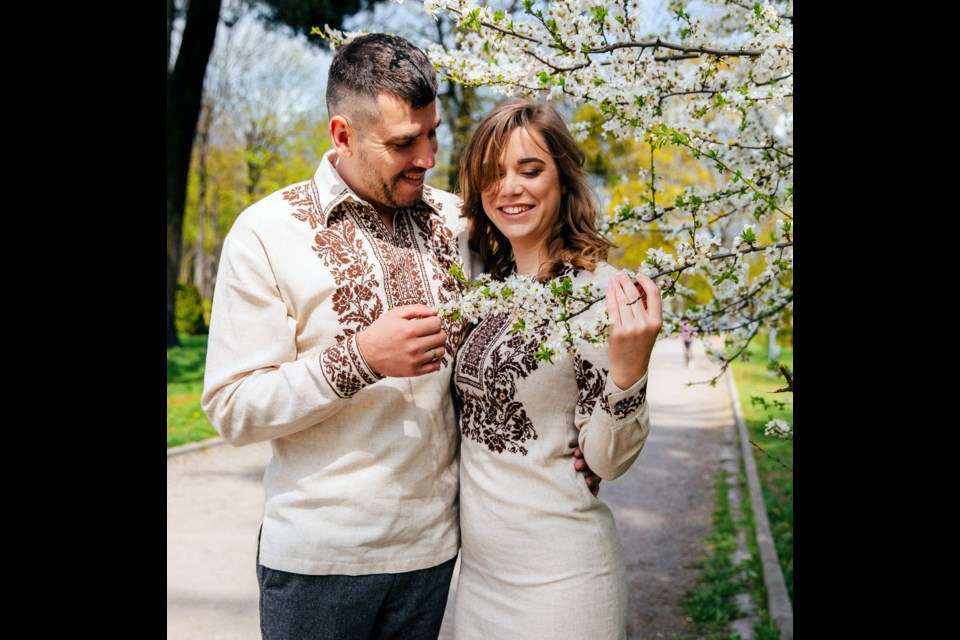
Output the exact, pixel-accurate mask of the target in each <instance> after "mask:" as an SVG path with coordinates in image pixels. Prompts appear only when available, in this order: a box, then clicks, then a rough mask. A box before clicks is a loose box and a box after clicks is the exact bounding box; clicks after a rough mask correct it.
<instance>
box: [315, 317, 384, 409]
mask: <svg viewBox="0 0 960 640" xmlns="http://www.w3.org/2000/svg"><path fill="white" fill-rule="evenodd" d="M320 370H321V371H322V372H323V377H324V378H325V379H326V381H327V384H329V385H330V388H331V389H333V391H334V393H336V394H337V395H338V396H340V397H341V398H350V397H352V396H353V395H354V394H356V393H357V392H358V391H360V390H361V389H363V388H364V387H366V386H368V385H371V384H373V383H374V382H376V381H377V380H381V379H382V378H383V377H384V376H382V375H380V374H379V373H377V372H376V371H374V370H373V369H371V368H370V365H368V364H367V361H366V360H364V359H363V354H361V353H360V346H359V345H358V344H357V334H355V333H354V334H353V335H350V336H347V339H346V340H344V341H343V342H341V343H340V344H338V345H336V346H334V347H330V348H329V349H327V350H325V351H324V352H322V353H321V354H320Z"/></svg>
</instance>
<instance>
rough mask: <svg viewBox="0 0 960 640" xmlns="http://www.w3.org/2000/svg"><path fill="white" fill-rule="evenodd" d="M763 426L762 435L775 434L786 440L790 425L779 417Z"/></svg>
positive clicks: (788, 435)
mask: <svg viewBox="0 0 960 640" xmlns="http://www.w3.org/2000/svg"><path fill="white" fill-rule="evenodd" d="M764 427H765V428H764V430H763V433H764V435H768V436H777V437H778V438H780V439H781V440H786V439H787V438H789V437H790V425H789V424H787V423H786V422H785V421H783V420H781V419H780V418H774V419H773V420H771V421H770V422H768V423H767V424H765V425H764Z"/></svg>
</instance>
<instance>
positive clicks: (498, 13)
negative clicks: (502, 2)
mask: <svg viewBox="0 0 960 640" xmlns="http://www.w3.org/2000/svg"><path fill="white" fill-rule="evenodd" d="M503 16H504V13H503V9H497V10H496V11H494V12H493V19H494V20H496V21H497V22H500V21H501V20H503Z"/></svg>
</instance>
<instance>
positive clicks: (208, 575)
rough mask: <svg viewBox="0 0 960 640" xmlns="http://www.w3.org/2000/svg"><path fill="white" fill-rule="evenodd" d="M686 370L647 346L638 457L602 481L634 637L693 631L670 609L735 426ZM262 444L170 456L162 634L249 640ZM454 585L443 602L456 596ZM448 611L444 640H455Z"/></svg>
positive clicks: (705, 367)
mask: <svg viewBox="0 0 960 640" xmlns="http://www.w3.org/2000/svg"><path fill="white" fill-rule="evenodd" d="M695 348H696V349H697V351H695V355H696V357H695V359H694V366H693V367H692V368H689V369H688V368H684V367H683V357H682V346H681V344H680V342H679V341H677V340H664V341H661V342H660V343H658V344H657V347H656V348H655V349H654V354H653V361H652V364H651V370H652V375H651V381H650V388H649V392H648V397H649V399H650V403H651V404H650V410H651V421H652V425H651V432H650V437H649V438H648V439H647V444H646V446H645V447H644V450H643V452H642V453H641V454H640V458H639V459H638V460H637V462H636V463H635V464H634V466H633V467H632V468H631V469H630V470H629V471H628V472H627V473H626V474H625V475H624V476H622V477H621V478H619V479H618V480H616V481H613V482H605V483H604V484H603V485H602V488H601V493H600V497H601V499H603V500H604V501H606V502H607V503H608V504H609V505H610V506H611V508H612V509H613V513H614V516H615V518H616V521H617V527H618V529H619V531H620V536H621V538H622V540H623V546H624V551H625V554H626V560H627V580H628V591H629V598H630V619H629V621H628V625H627V637H628V638H630V639H631V640H648V639H649V640H657V639H660V638H663V639H666V640H670V638H671V637H672V636H673V634H675V633H676V634H683V633H692V630H691V629H690V628H689V626H688V625H687V623H686V622H685V616H684V614H683V613H682V611H681V610H680V609H679V607H678V603H679V602H680V600H682V599H683V596H684V594H685V593H686V592H687V591H688V590H689V589H691V588H693V587H694V586H695V585H696V581H697V576H698V575H699V571H698V569H696V567H695V566H694V563H695V561H696V560H697V559H698V558H700V557H701V556H702V555H703V554H704V546H703V540H704V539H705V538H706V536H707V535H708V534H709V532H710V519H711V513H712V506H713V492H714V482H715V479H716V477H717V472H718V470H719V468H720V449H721V441H722V432H723V427H724V425H725V424H727V423H730V422H732V420H733V414H732V411H731V409H730V405H729V400H728V395H727V389H726V382H725V380H721V381H720V382H719V383H718V385H717V387H716V388H710V387H708V386H706V385H698V386H694V387H687V386H685V383H687V382H689V381H691V380H704V379H707V378H709V376H710V375H711V373H712V372H713V371H714V370H715V368H714V367H713V366H712V365H709V364H708V363H707V362H706V360H705V358H704V357H703V356H702V352H700V351H699V348H700V347H699V345H695ZM269 457H270V446H269V445H268V444H266V443H264V444H258V445H252V446H249V447H241V448H239V449H238V448H234V447H230V446H217V447H213V448H210V449H206V450H202V451H195V452H191V453H187V454H184V455H180V456H174V457H171V458H169V459H168V461H167V638H168V639H170V640H193V639H197V640H200V639H203V640H218V639H224V640H256V639H257V638H259V637H260V631H259V623H258V614H257V580H256V572H255V569H254V558H255V554H256V544H257V543H256V540H257V531H258V528H259V525H260V518H261V516H262V514H263V505H262V500H263V492H262V489H261V485H260V481H261V477H262V474H263V467H264V465H265V464H266V462H267V460H268V459H269ZM455 589H456V582H455V581H454V584H453V585H451V597H450V599H451V602H452V600H453V598H455V597H456V594H455ZM450 613H451V611H450V608H449V607H448V611H447V618H446V619H445V620H444V626H443V629H442V630H441V636H440V637H441V638H443V639H447V638H451V637H452V630H453V625H454V622H455V621H454V620H453V619H452V616H451V615H450Z"/></svg>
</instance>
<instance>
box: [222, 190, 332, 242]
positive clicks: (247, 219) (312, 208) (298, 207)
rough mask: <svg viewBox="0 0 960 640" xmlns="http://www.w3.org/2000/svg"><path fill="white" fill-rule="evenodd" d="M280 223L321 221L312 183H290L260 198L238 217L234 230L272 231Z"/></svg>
mask: <svg viewBox="0 0 960 640" xmlns="http://www.w3.org/2000/svg"><path fill="white" fill-rule="evenodd" d="M280 220H291V221H296V220H300V221H302V222H309V221H311V220H314V221H317V220H319V212H318V210H317V206H316V203H315V202H314V195H313V193H311V189H310V180H304V181H302V182H295V183H293V184H289V185H287V186H285V187H282V188H280V189H277V190H276V191H274V192H273V193H271V194H269V195H266V196H264V197H262V198H260V199H259V200H257V201H256V202H254V203H253V204H251V205H250V206H249V207H247V208H246V209H244V210H243V211H242V212H241V213H240V215H239V216H237V219H236V221H235V222H234V223H233V228H234V229H237V228H249V229H251V230H259V229H263V228H269V229H273V228H276V224H277V222H278V221H280Z"/></svg>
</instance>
